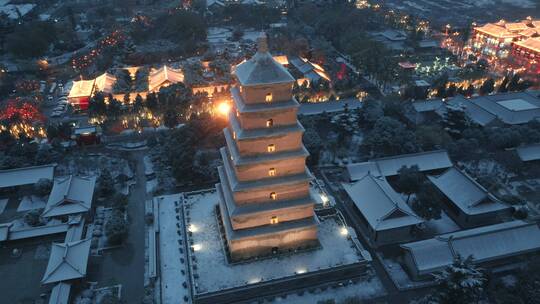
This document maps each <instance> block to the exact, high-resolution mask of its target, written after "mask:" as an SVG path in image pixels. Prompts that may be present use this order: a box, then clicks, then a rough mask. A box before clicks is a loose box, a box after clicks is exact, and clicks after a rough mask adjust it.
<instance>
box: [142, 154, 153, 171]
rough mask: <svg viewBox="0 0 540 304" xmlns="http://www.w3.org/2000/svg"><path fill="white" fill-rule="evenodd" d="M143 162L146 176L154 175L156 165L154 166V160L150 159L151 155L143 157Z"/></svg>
mask: <svg viewBox="0 0 540 304" xmlns="http://www.w3.org/2000/svg"><path fill="white" fill-rule="evenodd" d="M143 162H144V174H145V175H152V174H154V164H152V160H151V159H150V156H149V155H145V156H144V157H143Z"/></svg>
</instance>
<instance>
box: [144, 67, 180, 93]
mask: <svg viewBox="0 0 540 304" xmlns="http://www.w3.org/2000/svg"><path fill="white" fill-rule="evenodd" d="M179 82H184V73H183V72H182V70H180V69H173V68H171V67H168V66H166V65H164V66H163V67H161V68H160V69H158V70H156V71H153V72H151V73H150V75H148V90H149V91H150V92H157V91H159V89H160V88H161V87H162V86H163V85H164V84H174V83H179Z"/></svg>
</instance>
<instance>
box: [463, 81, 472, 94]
mask: <svg viewBox="0 0 540 304" xmlns="http://www.w3.org/2000/svg"><path fill="white" fill-rule="evenodd" d="M473 94H474V86H473V85H472V84H470V85H469V86H468V87H467V89H466V90H465V92H463V95H465V97H472V96H473Z"/></svg>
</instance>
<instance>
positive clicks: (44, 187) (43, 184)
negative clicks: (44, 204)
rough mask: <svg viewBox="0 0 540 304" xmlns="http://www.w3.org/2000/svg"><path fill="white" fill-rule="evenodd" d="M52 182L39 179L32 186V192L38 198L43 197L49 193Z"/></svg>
mask: <svg viewBox="0 0 540 304" xmlns="http://www.w3.org/2000/svg"><path fill="white" fill-rule="evenodd" d="M52 186H53V182H52V181H51V180H50V179H47V178H40V179H39V180H38V181H37V183H35V184H34V191H35V192H36V193H37V194H38V195H39V196H45V195H47V194H49V193H51V189H52Z"/></svg>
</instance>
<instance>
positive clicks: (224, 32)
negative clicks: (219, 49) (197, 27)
mask: <svg viewBox="0 0 540 304" xmlns="http://www.w3.org/2000/svg"><path fill="white" fill-rule="evenodd" d="M206 37H207V38H206V39H207V40H208V43H220V42H227V41H228V38H231V37H232V30H231V29H228V28H224V27H209V28H208V33H207V35H206Z"/></svg>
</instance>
